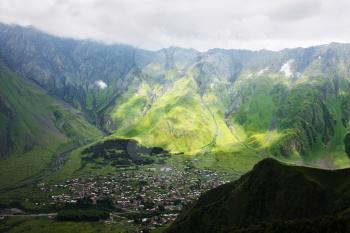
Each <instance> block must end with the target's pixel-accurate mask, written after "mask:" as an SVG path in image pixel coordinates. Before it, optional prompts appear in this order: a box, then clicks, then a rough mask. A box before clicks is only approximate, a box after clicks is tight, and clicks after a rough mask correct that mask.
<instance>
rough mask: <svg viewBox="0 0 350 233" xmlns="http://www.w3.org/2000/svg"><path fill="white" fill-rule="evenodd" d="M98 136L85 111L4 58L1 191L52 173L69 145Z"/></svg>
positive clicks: (0, 119)
mask: <svg viewBox="0 0 350 233" xmlns="http://www.w3.org/2000/svg"><path fill="white" fill-rule="evenodd" d="M99 137H102V133H101V132H100V131H99V130H98V129H97V128H96V127H95V126H93V125H91V124H90V123H88V122H87V121H86V120H85V119H84V116H83V115H82V113H81V112H79V111H78V110H77V109H74V108H72V107H71V106H69V105H68V104H67V103H65V102H63V101H62V100H60V99H58V98H55V97H52V96H50V95H48V93H47V91H46V90H44V89H42V88H41V87H39V86H38V85H37V84H35V83H33V82H31V81H30V80H27V79H23V78H21V77H19V76H18V75H17V74H16V73H14V72H13V71H12V70H11V69H10V68H9V67H7V66H6V65H5V64H4V63H3V61H0V145H1V147H0V171H1V172H0V181H1V182H0V193H1V194H4V193H6V192H7V191H11V190H12V188H14V187H15V186H16V187H20V186H21V185H24V184H28V183H31V181H33V180H34V179H35V178H38V177H39V176H43V175H44V176H45V174H46V173H45V172H46V170H47V169H48V171H49V172H53V171H54V170H55V169H56V167H58V166H60V159H61V157H62V155H63V154H62V153H63V152H64V151H65V150H67V148H74V147H77V146H80V145H82V144H85V143H87V142H89V141H93V140H96V139H98V138H99ZM23 195H24V194H23ZM14 196H16V195H13V196H12V198H13V197H14ZM1 197H4V196H1ZM1 201H3V200H1Z"/></svg>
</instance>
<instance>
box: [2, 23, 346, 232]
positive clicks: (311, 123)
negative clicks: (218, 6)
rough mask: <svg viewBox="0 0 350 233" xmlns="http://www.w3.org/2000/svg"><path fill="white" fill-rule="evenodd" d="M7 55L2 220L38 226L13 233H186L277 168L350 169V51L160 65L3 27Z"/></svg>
mask: <svg viewBox="0 0 350 233" xmlns="http://www.w3.org/2000/svg"><path fill="white" fill-rule="evenodd" d="M0 43H1V46H0V145H1V147H0V210H2V211H5V212H6V211H8V210H9V209H13V208H18V209H20V210H22V211H23V212H24V214H19V215H18V214H14V215H12V214H11V215H5V214H4V215H2V216H3V219H1V220H0V221H1V222H0V223H1V224H0V231H4V232H21V231H25V229H28V230H27V232H40V231H42V232H45V230H46V231H47V229H48V227H49V226H50V225H51V224H52V225H55V226H57V231H58V232H59V230H61V231H65V232H76V231H77V229H79V231H82V232H84V231H85V232H96V231H103V232H158V231H163V230H165V231H167V230H166V229H165V228H167V227H169V226H171V227H170V228H167V229H168V232H176V229H177V227H179V229H182V224H185V223H186V224H187V223H188V224H192V222H191V221H192V217H191V216H192V215H191V213H190V212H189V215H188V216H190V217H186V216H187V215H186V213H187V210H189V211H192V210H193V211H194V215H193V216H195V217H194V218H195V221H197V220H196V219H197V217H196V216H197V215H196V214H198V213H199V212H196V211H195V209H191V208H197V207H198V208H199V210H200V211H201V210H202V209H201V208H202V206H201V203H202V201H203V198H206V197H208V198H209V199H208V200H212V197H211V196H210V195H211V194H210V193H213V192H215V191H209V190H219V191H220V189H225V190H226V188H225V187H231V188H232V187H236V184H237V182H241V181H242V180H243V181H244V179H245V178H244V177H250V176H252V175H244V174H246V173H247V172H249V171H251V170H252V169H253V170H252V171H251V172H250V173H248V174H252V173H253V174H254V172H255V171H256V166H258V165H256V164H259V162H260V161H265V163H266V158H274V159H276V160H277V161H279V162H276V163H277V165H276V164H275V163H272V162H271V163H272V165H271V166H276V167H277V168H276V169H279V168H280V167H279V165H280V162H281V164H283V165H280V166H281V170H284V169H286V170H288V171H291V172H292V173H293V172H294V170H293V169H294V168H295V169H296V170H298V172H299V168H297V167H294V166H295V165H299V166H301V165H302V166H305V167H318V168H322V169H326V170H336V169H343V168H347V167H349V164H350V162H349V161H350V160H349V157H350V152H349V145H350V141H349V135H350V134H349V120H350V78H349V77H350V74H349V72H350V65H349V64H350V45H349V44H340V43H332V44H327V45H320V46H314V47H310V48H295V49H285V50H281V51H268V50H259V51H250V50H228V49H211V50H208V51H205V52H199V51H197V50H195V49H185V48H178V47H170V48H164V49H160V50H157V51H151V50H144V49H139V48H135V47H132V46H128V45H121V44H104V43H100V42H96V41H91V40H76V39H70V38H62V37H56V36H52V35H49V34H47V33H45V32H42V31H40V30H38V29H35V28H33V27H21V26H17V25H7V24H1V23H0ZM268 161H269V160H268ZM287 164H288V165H290V166H291V168H289V166H287ZM266 169H267V168H266ZM300 169H301V170H302V171H304V170H303V169H304V168H300ZM307 169H308V168H305V172H306V173H308V172H309V170H307ZM310 169H311V168H310ZM267 170H268V169H267ZM310 171H314V170H310ZM315 171H316V170H315ZM341 171H343V170H339V173H341ZM344 171H345V170H344ZM298 172H296V173H293V174H297V175H296V176H299V175H300V174H299V173H298ZM282 173H283V174H284V172H282ZM311 173H312V172H311ZM325 173H327V174H328V173H332V171H329V172H325ZM335 173H337V174H338V171H335ZM276 174H277V175H281V174H279V173H276ZM298 174H299V175H298ZM301 175H303V174H301ZM281 176H282V175H281ZM308 177H309V176H308ZM312 177H313V176H312ZM247 179H248V178H247ZM252 179H253V178H252ZM341 179H342V178H339V180H341ZM249 180H250V179H248V181H249ZM297 181H298V182H299V181H300V182H301V183H302V184H304V180H303V179H301V180H297ZM232 182H236V183H232ZM251 182H253V181H251ZM254 182H255V180H254ZM305 182H306V181H305ZM339 182H340V181H339ZM327 185H328V183H327ZM222 187H224V188H222ZM249 187H250V186H249ZM249 187H248V188H249ZM227 189H228V188H227ZM249 190H250V189H249ZM249 190H248V191H249ZM208 191H209V194H208ZM243 191H244V192H246V190H243ZM248 191H247V192H248ZM289 191H290V190H289ZM220 192H221V191H220ZM203 195H204V197H203ZM208 195H209V196H208ZM220 195H224V194H221V193H220V194H219V196H220ZM242 195H243V194H242ZM298 198H299V197H298ZM301 199H302V198H301ZM344 200H345V199H344ZM342 201H343V199H342ZM344 202H345V201H344ZM193 206H194V207H193ZM257 206H258V205H257ZM248 207H249V206H248ZM205 208H206V207H205ZM213 208H214V207H213ZM214 209H215V208H214ZM248 209H249V208H248ZM209 210H210V211H211V209H210V208H209ZM249 210H250V209H249ZM210 211H209V212H208V214H210V213H211V212H210ZM215 211H216V210H215ZM223 211H224V210H223ZM203 216H204V217H203V218H205V219H211V216H210V215H208V216H206V215H203ZM188 218H189V219H188ZM181 219H184V223H181V221H182V220H181ZM198 219H201V217H198ZM224 220H225V218H223V221H224ZM235 221H236V220H235ZM237 221H238V220H237ZM337 221H338V219H337ZM179 222H180V224H179ZM209 223H210V221H208V224H209ZM177 224H179V225H177ZM213 224H214V225H215V223H213ZM257 224H260V222H257ZM269 224H272V225H273V223H269ZM281 224H282V223H281ZM283 224H294V223H285V222H283ZM295 224H299V223H295ZM300 224H302V223H300ZM222 225H225V224H222ZM210 227H211V226H208V228H207V229H210ZM229 227H231V226H229ZM247 227H250V226H247ZM257 227H260V228H264V227H265V226H262V225H259V226H258V225H257ZM273 227H275V225H273ZM173 229H175V230H173ZM237 229H238V228H237ZM247 229H248V228H247ZM225 230H227V229H223V232H225ZM240 230H242V232H244V230H245V229H243V228H242V229H240ZM249 230H251V229H249ZM184 232H185V231H184ZM208 232H209V231H208Z"/></svg>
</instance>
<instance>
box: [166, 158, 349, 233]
mask: <svg viewBox="0 0 350 233" xmlns="http://www.w3.org/2000/svg"><path fill="white" fill-rule="evenodd" d="M349 178H350V170H349V169H344V170H336V171H327V170H321V169H314V168H307V167H297V166H288V165H285V164H282V163H280V162H277V161H276V160H273V159H265V160H263V161H261V162H259V163H258V164H257V165H255V166H254V168H253V170H252V171H250V172H249V173H247V174H246V175H244V176H242V177H241V178H240V179H239V180H237V181H235V182H232V183H227V184H225V185H223V186H220V187H218V188H216V189H213V190H211V191H209V192H207V193H205V194H204V195H202V196H201V197H200V198H199V200H198V201H197V202H196V203H195V204H194V205H193V206H192V207H190V208H188V209H187V210H185V211H183V213H182V214H181V215H180V217H178V219H177V220H176V221H175V223H174V224H173V225H172V226H171V227H170V228H169V229H168V230H167V231H166V232H169V233H170V232H184V233H186V232H191V233H195V232H279V231H278V230H280V232H292V230H296V231H297V232H328V230H330V229H332V231H333V232H347V231H349V229H350V228H349V227H350V225H349V224H347V223H346V222H348V219H349V215H348V213H349V206H348V202H349V198H350V196H349V191H350V185H349V182H348V180H349ZM307 219H309V220H307ZM310 224H311V225H310ZM283 229H284V230H283Z"/></svg>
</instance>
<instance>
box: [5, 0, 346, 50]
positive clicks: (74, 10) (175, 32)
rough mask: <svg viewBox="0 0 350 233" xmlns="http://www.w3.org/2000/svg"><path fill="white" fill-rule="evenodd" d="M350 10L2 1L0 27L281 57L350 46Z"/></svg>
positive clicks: (284, 1) (225, 3) (307, 2)
mask: <svg viewBox="0 0 350 233" xmlns="http://www.w3.org/2000/svg"><path fill="white" fill-rule="evenodd" d="M349 10H350V3H349V2H348V1H347V0H339V1H332V0H294V1H291V0H271V1H264V2H262V1H260V0H246V1H243V2H242V1H237V0H234V1H232V0H218V1H211V0H194V1H187V0H174V1H164V0H146V1H137V0H115V1H112V0H47V1H39V0H2V1H1V2H0V21H2V22H5V23H17V24H21V25H33V26H35V27H37V28H39V29H41V30H44V31H47V32H49V33H52V34H55V35H60V36H69V37H74V38H80V39H81V38H91V39H95V40H102V41H105V42H110V43H115V42H119V43H126V44H131V45H134V46H137V47H141V48H147V49H159V48H163V47H169V46H181V47H192V48H196V49H199V50H207V49H210V48H214V47H220V48H247V49H264V48H265V49H272V50H277V49H282V48H285V47H297V46H310V45H315V44H324V43H329V42H331V41H339V42H349V41H350V20H348V16H347V14H348V12H349Z"/></svg>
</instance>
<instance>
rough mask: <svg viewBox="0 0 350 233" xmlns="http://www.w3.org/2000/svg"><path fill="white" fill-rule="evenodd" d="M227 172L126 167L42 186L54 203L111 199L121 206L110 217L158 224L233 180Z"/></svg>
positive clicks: (145, 225) (114, 219) (150, 227)
mask: <svg viewBox="0 0 350 233" xmlns="http://www.w3.org/2000/svg"><path fill="white" fill-rule="evenodd" d="M230 178H231V177H230V175H229V174H228V173H220V174H218V173H217V172H215V171H211V170H199V169H195V168H190V167H185V168H176V167H170V166H163V167H147V168H141V169H135V170H124V171H120V172H116V173H115V174H110V175H106V176H94V177H89V178H86V179H72V180H67V181H65V182H64V183H61V184H55V185H50V186H49V185H45V184H41V185H40V186H39V188H40V189H41V190H42V191H43V192H47V193H49V195H50V197H51V200H52V202H51V204H65V203H73V204H74V203H77V201H78V200H79V199H82V198H86V197H88V198H90V199H91V201H92V203H93V204H96V202H98V200H102V199H106V198H107V199H109V200H111V201H112V203H113V204H114V206H115V208H116V209H117V210H118V211H116V212H113V213H111V219H110V220H109V221H119V220H120V219H124V220H126V221H128V222H129V223H132V224H135V225H138V226H142V227H147V228H149V229H152V228H156V227H158V226H161V225H163V224H166V223H169V222H172V221H174V220H175V219H176V217H177V215H178V214H179V212H180V211H181V209H182V208H184V207H185V206H187V205H188V204H190V203H191V202H192V201H193V200H196V199H197V198H198V197H199V196H200V194H201V193H203V192H205V191H207V190H209V189H212V188H215V187H217V186H219V185H221V184H223V183H226V182H228V181H229V180H230Z"/></svg>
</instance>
